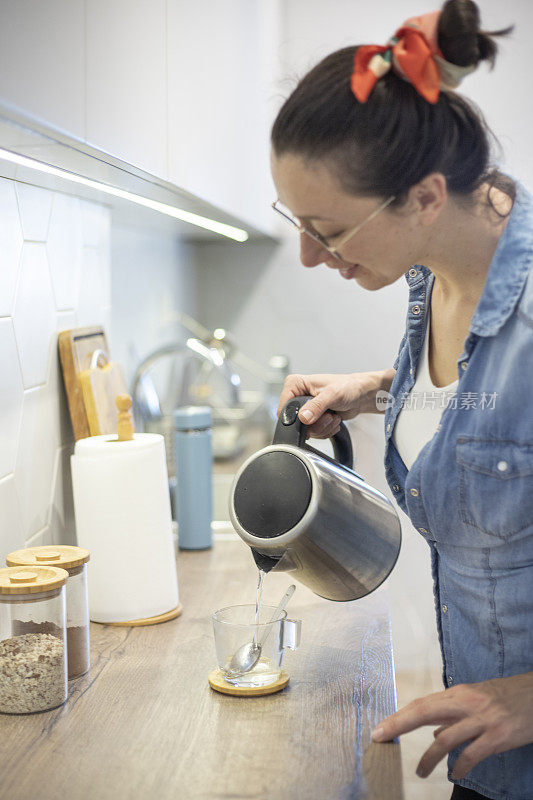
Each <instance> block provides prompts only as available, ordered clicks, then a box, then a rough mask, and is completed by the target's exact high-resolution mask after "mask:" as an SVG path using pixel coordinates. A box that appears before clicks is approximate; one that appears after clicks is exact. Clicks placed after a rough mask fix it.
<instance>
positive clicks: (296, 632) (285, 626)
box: [281, 619, 302, 650]
mask: <svg viewBox="0 0 533 800" xmlns="http://www.w3.org/2000/svg"><path fill="white" fill-rule="evenodd" d="M281 626H282V634H281V642H282V648H283V649H285V648H286V647H288V648H290V649H291V650H296V649H297V648H298V647H299V645H300V635H301V632H302V621H301V620H299V619H284V620H282V621H281Z"/></svg>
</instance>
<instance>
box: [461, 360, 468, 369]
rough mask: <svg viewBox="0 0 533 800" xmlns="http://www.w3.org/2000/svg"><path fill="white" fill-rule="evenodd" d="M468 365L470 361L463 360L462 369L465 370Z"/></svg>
mask: <svg viewBox="0 0 533 800" xmlns="http://www.w3.org/2000/svg"><path fill="white" fill-rule="evenodd" d="M467 366H468V361H461V369H463V370H465V369H466V368H467Z"/></svg>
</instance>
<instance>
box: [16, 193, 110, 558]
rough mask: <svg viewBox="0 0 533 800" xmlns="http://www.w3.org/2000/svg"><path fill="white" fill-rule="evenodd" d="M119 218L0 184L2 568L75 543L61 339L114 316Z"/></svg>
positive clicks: (71, 200)
mask: <svg viewBox="0 0 533 800" xmlns="http://www.w3.org/2000/svg"><path fill="white" fill-rule="evenodd" d="M110 221H111V212H110V210H109V209H108V208H107V207H106V206H104V205H100V204H98V203H92V202H89V201H86V200H81V199H78V198H76V197H72V196H70V195H66V194H62V193H60V192H51V191H47V190H45V189H41V188H38V187H36V186H29V185H26V184H23V183H20V182H16V181H11V180H7V179H4V178H0V561H1V562H2V563H4V561H3V558H4V556H5V554H6V553H8V552H9V551H10V550H13V549H15V548H17V547H23V546H24V545H25V543H31V544H49V543H52V542H54V543H57V544H59V543H63V544H69V543H74V542H75V532H74V516H73V508H72V492H71V484H70V463H69V457H70V453H71V452H72V446H73V435H72V428H71V424H70V419H69V415H68V408H67V403H66V397H65V392H64V388H63V382H62V378H61V375H60V371H59V364H58V356H57V332H58V331H61V330H65V329H68V328H72V327H76V326H77V325H86V324H98V323H101V322H104V321H105V320H106V318H108V317H109V312H110V302H111V290H110V251H111V243H110Z"/></svg>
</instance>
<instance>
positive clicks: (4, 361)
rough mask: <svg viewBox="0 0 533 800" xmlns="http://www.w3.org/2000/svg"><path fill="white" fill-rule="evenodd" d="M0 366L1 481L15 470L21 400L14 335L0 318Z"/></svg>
mask: <svg viewBox="0 0 533 800" xmlns="http://www.w3.org/2000/svg"><path fill="white" fill-rule="evenodd" d="M0 365H1V368H2V380H1V383H0V478H3V477H4V476H5V475H8V474H9V473H10V472H13V470H14V468H15V458H16V454H17V441H18V434H19V427H20V415H21V413H22V397H23V390H22V375H21V373H20V364H19V357H18V353H17V344H16V341H15V332H14V331H13V323H12V320H11V319H9V317H8V318H6V319H0ZM0 503H1V500H0Z"/></svg>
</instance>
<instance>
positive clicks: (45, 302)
mask: <svg viewBox="0 0 533 800" xmlns="http://www.w3.org/2000/svg"><path fill="white" fill-rule="evenodd" d="M14 326H15V335H16V337H17V344H18V349H19V356H20V361H21V365H22V377H23V381H24V388H25V389H29V388H30V387H32V386H37V385H38V384H40V383H44V382H45V380H46V376H47V370H48V354H49V349H50V343H51V341H52V339H53V338H54V334H55V330H56V309H55V303H54V295H53V292H52V286H51V283H50V271H49V269H48V261H47V259H46V250H45V246H44V244H37V243H35V244H34V243H30V242H26V243H25V244H24V247H23V248H22V258H21V262H20V277H19V282H18V286H17V294H16V298H15V311H14Z"/></svg>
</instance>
